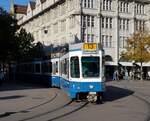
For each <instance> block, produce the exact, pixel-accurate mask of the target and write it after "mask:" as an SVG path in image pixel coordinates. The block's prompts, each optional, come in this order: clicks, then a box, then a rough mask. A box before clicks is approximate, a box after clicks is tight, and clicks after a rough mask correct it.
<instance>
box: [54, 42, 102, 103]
mask: <svg viewBox="0 0 150 121" xmlns="http://www.w3.org/2000/svg"><path fill="white" fill-rule="evenodd" d="M103 54H104V53H103V50H102V49H99V46H98V44H97V43H84V44H83V43H80V44H76V45H70V46H69V52H68V53H67V54H65V55H63V56H61V57H60V58H57V59H56V58H55V59H52V60H51V62H52V86H57V87H60V88H61V89H63V90H64V91H65V92H67V94H68V95H69V97H70V98H71V99H80V98H81V97H87V99H88V101H90V102H96V101H98V100H100V99H101V98H102V95H103V92H104V91H105V77H104V61H103Z"/></svg>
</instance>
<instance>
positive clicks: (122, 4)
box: [119, 1, 129, 13]
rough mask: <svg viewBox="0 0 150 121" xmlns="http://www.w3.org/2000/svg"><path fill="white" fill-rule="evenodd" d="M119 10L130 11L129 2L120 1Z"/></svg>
mask: <svg viewBox="0 0 150 121" xmlns="http://www.w3.org/2000/svg"><path fill="white" fill-rule="evenodd" d="M119 12H124V13H128V12H129V3H127V2H123V1H120V2H119Z"/></svg>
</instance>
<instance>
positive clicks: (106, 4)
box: [102, 0, 112, 10]
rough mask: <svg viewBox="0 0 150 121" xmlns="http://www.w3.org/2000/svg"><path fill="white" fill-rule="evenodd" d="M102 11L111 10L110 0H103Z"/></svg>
mask: <svg viewBox="0 0 150 121" xmlns="http://www.w3.org/2000/svg"><path fill="white" fill-rule="evenodd" d="M102 4H103V5H102V6H103V7H102V8H103V10H111V9H112V0H103V3H102Z"/></svg>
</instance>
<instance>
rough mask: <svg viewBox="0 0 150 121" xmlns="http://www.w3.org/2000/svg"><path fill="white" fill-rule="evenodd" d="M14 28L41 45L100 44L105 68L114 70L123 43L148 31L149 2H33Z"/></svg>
mask: <svg viewBox="0 0 150 121" xmlns="http://www.w3.org/2000/svg"><path fill="white" fill-rule="evenodd" d="M16 14H17V12H16ZM18 24H19V25H21V26H22V27H23V28H25V29H26V30H27V31H28V32H30V33H32V34H33V36H34V38H35V41H36V42H37V41H40V42H42V43H44V44H45V45H51V44H53V45H54V46H57V45H63V44H66V43H76V42H82V41H84V42H100V43H101V44H102V45H103V47H104V50H105V55H106V57H107V59H108V62H106V64H107V65H113V66H117V65H118V62H119V61H120V53H121V52H122V51H123V50H124V47H125V46H126V39H127V38H128V37H130V36H131V35H132V34H133V33H134V32H135V31H137V30H139V29H140V28H141V27H142V28H144V27H148V28H150V0H36V2H29V3H28V5H27V10H26V13H25V14H23V15H22V16H21V17H20V18H18ZM122 64H125V65H126V64H128V65H129V66H130V65H131V64H132V63H122ZM146 66H150V63H149V64H146Z"/></svg>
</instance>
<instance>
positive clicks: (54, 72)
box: [52, 63, 56, 74]
mask: <svg viewBox="0 0 150 121" xmlns="http://www.w3.org/2000/svg"><path fill="white" fill-rule="evenodd" d="M52 66H53V67H52V72H53V74H56V68H55V67H56V64H55V63H53V64H52Z"/></svg>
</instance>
